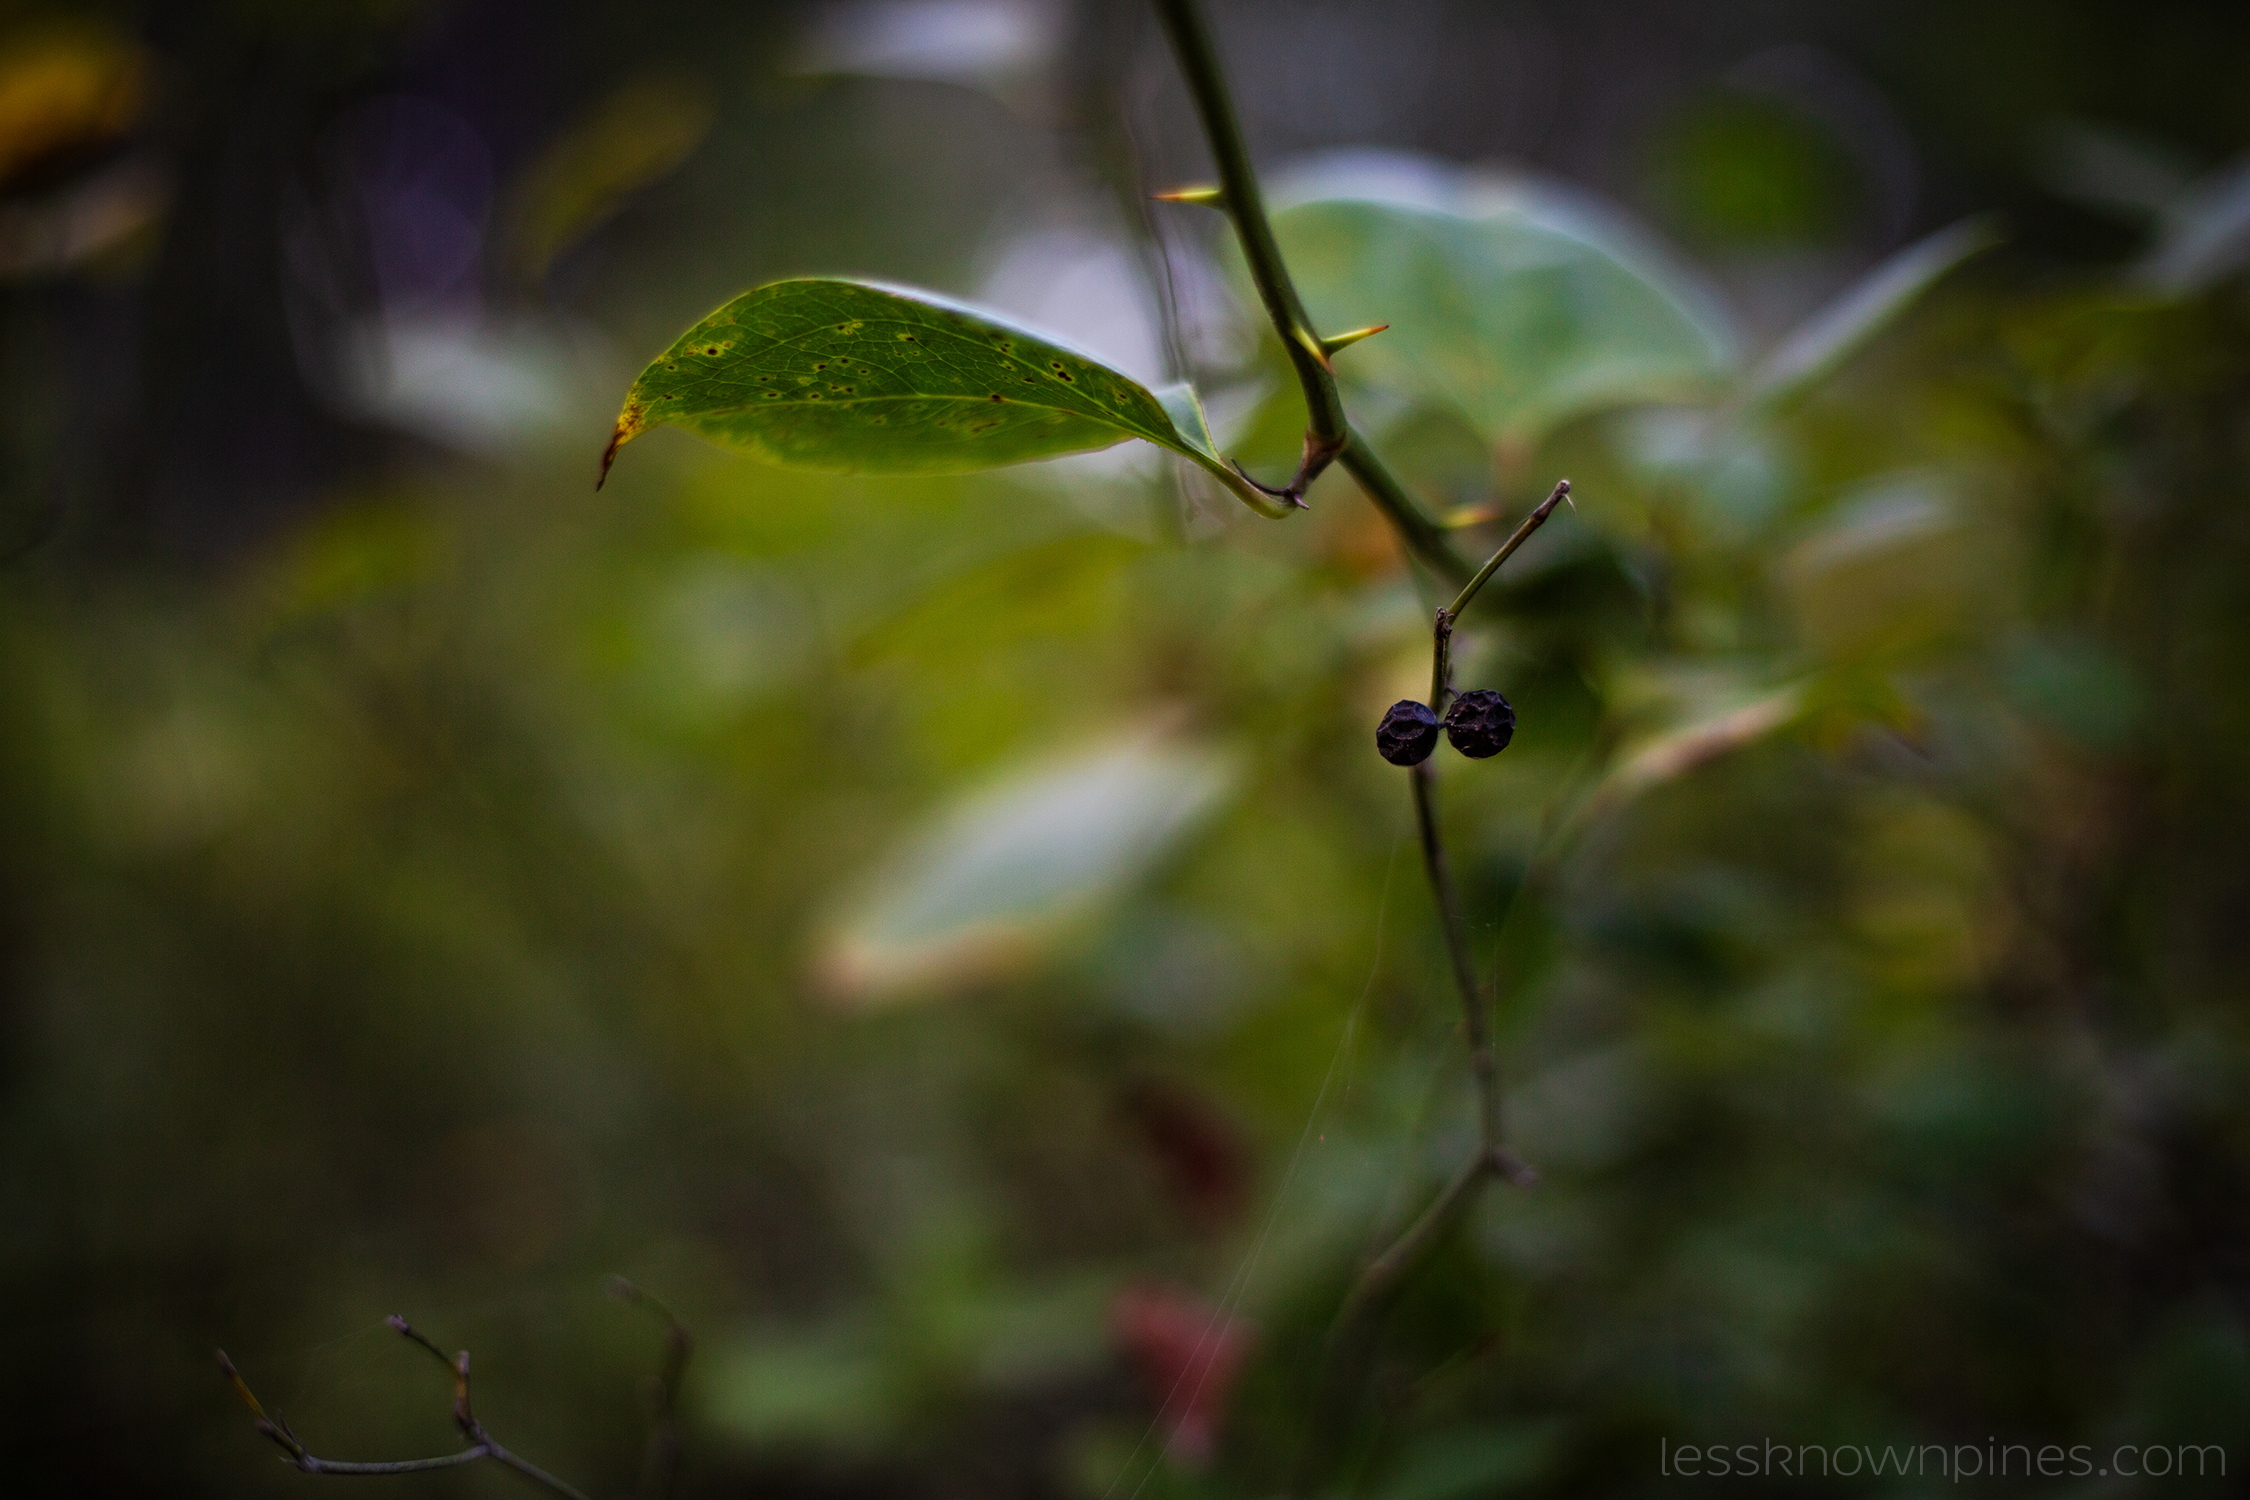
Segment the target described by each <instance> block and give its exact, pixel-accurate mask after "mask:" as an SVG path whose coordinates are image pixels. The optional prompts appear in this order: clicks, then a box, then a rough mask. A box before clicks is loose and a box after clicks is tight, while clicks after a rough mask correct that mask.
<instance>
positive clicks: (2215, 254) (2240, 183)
mask: <svg viewBox="0 0 2250 1500" xmlns="http://www.w3.org/2000/svg"><path fill="white" fill-rule="evenodd" d="M2245 257H2250V157H2244V158H2242V159H2240V160H2237V161H2236V162H2234V163H2233V164H2232V165H2230V166H2228V167H2225V168H2223V169H2222V170H2220V171H2218V172H2214V173H2213V174H2211V175H2210V176H2209V177H2207V178H2205V179H2204V180H2203V181H2201V182H2199V183H2197V184H2196V185H2195V186H2193V187H2191V188H2189V189H2188V190H2187V191H2186V192H2184V193H2182V194H2181V195H2180V196H2179V198H2178V199H2176V200H2175V201H2174V202H2173V203H2171V204H2170V205H2169V206H2168V207H2166V209H2165V210H2164V213H2163V215H2162V217H2161V218H2160V219H2159V221H2158V225H2157V235H2156V244H2155V245H2154V246H2153V247H2152V248H2151V249H2150V251H2149V253H2148V258H2147V259H2146V260H2145V261H2143V262H2142V263H2141V267H2140V281H2141V283H2142V284H2143V285H2145V286H2147V287H2149V288H2151V289H2152V290H2154V291H2157V292H2160V293H2162V294H2164V295H2165V296H2169V297H2192V296H2195V295H2196V294H2198V293H2200V292H2203V291H2205V290H2208V289H2209V288H2210V287H2211V286H2213V285H2214V284H2216V283H2217V282H2218V281H2220V280H2221V279H2223V278H2224V277H2226V276H2227V275H2229V274H2230V273H2232V272H2233V271H2235V270H2237V269H2239V268H2240V267H2241V265H2242V263H2243V260H2244V258H2245Z"/></svg>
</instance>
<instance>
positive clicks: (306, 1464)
mask: <svg viewBox="0 0 2250 1500" xmlns="http://www.w3.org/2000/svg"><path fill="white" fill-rule="evenodd" d="M385 1321H387V1322H388V1323H389V1324H390V1326H391V1327H392V1329H393V1330H394V1331H396V1332H397V1333H398V1334H399V1336H400V1337H402V1338H404V1339H406V1340H407V1341H408V1342H410V1343H413V1344H416V1345H419V1346H420V1347H421V1348H423V1349H426V1350H428V1351H429V1352H430V1356H431V1357H432V1358H433V1359H435V1360H436V1361H437V1362H438V1363H439V1364H441V1365H444V1366H445V1367H446V1368H447V1369H448V1370H450V1371H452V1372H453V1425H454V1426H456V1427H458V1428H460V1429H461V1435H462V1436H463V1437H465V1438H467V1439H468V1440H469V1446H468V1447H467V1448H465V1449H463V1450H462V1451H461V1452H459V1453H447V1454H443V1455H440V1456H439V1457H436V1458H408V1459H398V1460H393V1461H389V1462H379V1463H359V1462H350V1461H343V1460H338V1459H332V1458H319V1457H316V1456H315V1455H314V1454H313V1453H311V1452H310V1451H309V1450H308V1449H307V1448H306V1447H305V1445H304V1444H303V1443H302V1442H300V1441H299V1440H298V1438H297V1434H296V1433H294V1432H292V1431H290V1429H289V1423H288V1420H287V1419H286V1418H283V1417H281V1416H279V1415H278V1414H277V1415H274V1416H271V1417H269V1416H267V1415H266V1409H265V1407H263V1406H262V1405H260V1404H259V1401H258V1398H257V1396H256V1395H254V1394H252V1392H251V1390H250V1387H249V1385H248V1384H247V1383H246V1382H245V1381H244V1380H243V1378H242V1375H241V1372H240V1371H238V1370H236V1369H235V1367H234V1361H233V1360H231V1359H229V1358H227V1354H226V1351H225V1350H224V1349H221V1350H220V1351H219V1371H220V1373H221V1374H223V1375H225V1376H226V1378H227V1381H228V1383H229V1384H231V1385H232V1386H233V1387H234V1393H235V1394H236V1395H237V1396H239V1397H241V1398H242V1404H243V1405H244V1406H246V1407H248V1408H249V1410H250V1416H251V1419H252V1421H253V1422H254V1423H255V1425H256V1426H257V1429H258V1432H259V1433H260V1434H261V1435H262V1436H264V1437H266V1438H267V1439H269V1440H271V1441H272V1443H273V1444H274V1446H276V1447H278V1448H279V1449H281V1451H282V1452H283V1453H284V1454H286V1455H287V1456H288V1459H289V1462H290V1463H291V1464H292V1465H293V1466H295V1467H296V1468H298V1469H301V1470H303V1471H304V1472H305V1473H307V1474H331V1475H360V1476H368V1475H377V1476H381V1475H391V1474H419V1473H423V1472H424V1471H426V1470H430V1469H451V1468H455V1467H458V1466H460V1465H462V1464H473V1463H476V1462H477V1461H478V1460H480V1459H487V1458H489V1459H491V1460H492V1461H493V1462H494V1463H497V1464H500V1465H502V1466H504V1467H506V1468H510V1469H513V1470H515V1471H516V1472H517V1473H518V1474H521V1475H522V1476H523V1477H524V1478H526V1479H528V1480H530V1481H531V1482H532V1483H534V1484H537V1485H539V1486H541V1487H542V1488H544V1489H547V1490H551V1491H553V1492H554V1493H555V1494H558V1495H561V1496H563V1497H564V1500H586V1496H585V1495H583V1494H582V1493H580V1492H579V1491H578V1490H576V1489H574V1488H573V1487H571V1486H570V1485H568V1484H565V1483H564V1482H563V1481H562V1480H560V1479H557V1478H556V1477H555V1476H554V1475H552V1474H550V1473H548V1472H547V1471H546V1470H545V1469H542V1468H540V1467H539V1466H538V1465H537V1464H534V1463H532V1462H530V1461H529V1460H527V1459H524V1458H520V1457H518V1456H517V1455H515V1454H513V1453H511V1452H509V1451H508V1450H507V1449H506V1448H504V1447H502V1446H501V1445H500V1444H499V1443H498V1442H496V1441H494V1439H493V1437H492V1434H491V1433H489V1432H486V1431H485V1430H484V1425H483V1424H482V1423H480V1422H479V1421H477V1418H476V1413H475V1411H474V1410H473V1409H472V1408H471V1407H470V1405H469V1351H468V1350H466V1349H464V1350H462V1351H461V1352H460V1353H459V1354H455V1355H448V1354H447V1353H446V1352H445V1351H444V1350H443V1349H440V1348H439V1347H438V1346H437V1345H436V1344H434V1343H432V1342H431V1341H430V1339H429V1338H428V1336H426V1335H425V1334H423V1333H422V1332H421V1331H420V1330H419V1329H417V1328H415V1327H414V1326H413V1325H412V1324H411V1323H408V1322H407V1321H406V1319H404V1318H402V1317H398V1316H396V1315H393V1316H392V1317H390V1318H388V1319H386V1320H385Z"/></svg>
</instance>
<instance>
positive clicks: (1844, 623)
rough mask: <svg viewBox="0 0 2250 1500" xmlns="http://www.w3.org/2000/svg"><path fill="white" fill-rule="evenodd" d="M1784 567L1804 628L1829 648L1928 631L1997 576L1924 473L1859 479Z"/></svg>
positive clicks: (1848, 650) (1852, 650)
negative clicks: (1974, 550) (1977, 554)
mask: <svg viewBox="0 0 2250 1500" xmlns="http://www.w3.org/2000/svg"><path fill="white" fill-rule="evenodd" d="M1780 573H1781V580H1782V584H1783V587H1784V589H1785V590H1786V592H1787V594H1788V596H1789V598H1790V602H1791V603H1792V605H1793V606H1794V607H1795V611H1796V615H1797V619H1798V623H1799V625H1800V626H1801V627H1802V629H1803V630H1804V633H1805V635H1806V636H1807V637H1808V638H1809V639H1810V640H1811V641H1812V643H1813V644H1814V645H1816V646H1818V647H1820V648H1821V649H1822V650H1824V651H1825V652H1827V653H1829V654H1830V655H1831V656H1849V655H1855V654H1864V653H1867V652H1871V651H1878V650H1890V649H1896V648H1898V647H1900V646H1902V645H1905V644H1907V643H1909V642H1912V641H1915V640H1919V639H1923V638H1926V637H1927V636H1928V635H1930V634H1931V633H1932V632H1933V631H1935V630H1938V629H1941V628H1943V627H1944V626H1945V625H1946V624H1947V623H1949V622H1950V621H1952V620H1954V619H1956V618H1957V617H1958V616H1959V615H1960V614H1961V612H1962V610H1963V608H1964V607H1965V606H1966V605H1967V603H1968V602H1969V600H1970V597H1971V596H1972V595H1973V594H1975V593H1978V592H1979V591H1983V592H1987V593H1989V591H1990V590H1991V588H1992V585H1993V584H1994V582H1995V581H1996V580H1995V579H1994V578H1993V577H1992V576H1991V575H1990V574H1989V573H1985V572H1983V571H1981V569H1980V566H1979V563H1978V561H1977V560H1976V559H1975V558H1973V557H1972V556H1971V549H1970V537H1969V533H1968V528H1967V527H1966V525H1965V524H1964V520H1963V517H1962V515H1961V513H1960V510H1959V507H1958V506H1956V505H1955V504H1954V503H1953V502H1952V497H1951V496H1950V495H1949V494H1948V493H1947V486H1946V485H1945V483H1944V482H1943V481H1942V480H1940V479H1939V478H1937V477H1936V476H1933V475H1928V474H1921V473H1907V474H1892V475H1885V476H1882V477H1879V478H1877V479H1874V480H1871V481H1869V482H1868V483H1866V484H1864V485H1861V486H1859V487H1857V488H1856V489H1855V490H1854V492H1853V493H1851V494H1850V495H1848V496H1846V497H1845V499H1844V501H1843V503H1842V504H1840V505H1839V506H1838V507H1837V508H1836V510H1835V511H1834V513H1833V514H1831V515H1830V516H1828V517H1826V518H1825V519H1824V521H1823V522H1822V524H1821V525H1820V526H1819V528H1818V529H1817V530H1815V531H1813V532H1812V533H1811V534H1810V535H1808V536H1806V537H1805V538H1804V540H1802V541H1801V542H1799V543H1798V544H1797V545H1796V546H1795V547H1793V548H1791V549H1790V551H1789V552H1788V554H1787V555H1786V556H1785V557H1783V558H1782V560H1781V567H1780Z"/></svg>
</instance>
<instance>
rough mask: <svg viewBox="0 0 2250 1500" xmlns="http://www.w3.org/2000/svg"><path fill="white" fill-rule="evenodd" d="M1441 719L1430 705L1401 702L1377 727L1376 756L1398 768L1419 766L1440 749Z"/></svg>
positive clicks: (1405, 699)
mask: <svg viewBox="0 0 2250 1500" xmlns="http://www.w3.org/2000/svg"><path fill="white" fill-rule="evenodd" d="M1437 737H1438V716H1437V715H1436V714H1433V713H1431V712H1430V709H1429V705H1427V704H1424V703H1416V702H1415V701H1414V700H1413V699H1412V698H1401V699H1399V700H1398V702H1396V703H1394V704H1392V705H1391V711H1390V712H1389V713H1387V714H1385V715H1383V722H1382V723H1380V724H1378V725H1376V726H1375V753H1376V754H1378V755H1380V756H1382V757H1383V759H1385V760H1387V761H1389V762H1390V763H1391V764H1392V765H1394V766H1416V765H1420V764H1421V763H1422V762H1423V761H1426V760H1428V759H1429V758H1430V752H1431V751H1432V750H1435V749H1436V748H1437Z"/></svg>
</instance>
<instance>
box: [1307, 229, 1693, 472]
mask: <svg viewBox="0 0 2250 1500" xmlns="http://www.w3.org/2000/svg"><path fill="white" fill-rule="evenodd" d="M1461 206H1462V208H1463V209H1466V210H1470V211H1461V212H1457V211H1452V210H1449V209H1440V208H1434V207H1424V206H1420V205H1410V204H1405V203H1392V202H1374V201H1355V200H1331V201H1322V202H1310V203H1302V204H1299V205H1298V206H1296V207H1293V208H1290V209H1287V210H1285V211H1284V212H1282V213H1281V214H1280V215H1278V216H1277V217H1276V219H1275V221H1274V232H1275V234H1276V235H1277V236H1278V237H1279V238H1280V240H1281V246H1282V251H1283V253H1284V254H1285V255H1286V256H1287V257H1288V260H1289V264H1290V268H1291V270H1292V271H1293V272H1294V274H1295V276H1296V279H1297V285H1298V287H1299V288H1300V290H1301V291H1302V293H1303V295H1304V298H1305V302H1306V306H1307V309H1308V311H1309V312H1310V313H1311V315H1312V318H1313V321H1314V323H1315V324H1316V325H1317V326H1319V327H1321V328H1324V329H1330V328H1333V329H1343V328H1358V327H1363V326H1365V325H1368V324H1371V323H1383V322H1387V323H1389V324H1390V331H1389V332H1387V333H1385V334H1383V335H1382V336H1380V337H1379V338H1374V339H1370V340H1368V341H1367V342H1365V343H1364V344H1359V345H1355V346H1353V348H1352V349H1351V350H1350V351H1349V352H1348V353H1345V354H1341V355H1339V356H1338V357H1337V358H1338V363H1339V369H1340V370H1341V371H1342V372H1343V373H1345V374H1347V375H1350V376H1353V377H1355V378H1358V379H1362V380H1365V381H1367V382H1369V383H1370V384H1374V385H1378V386H1387V387H1390V388H1393V389H1396V390H1398V391H1400V392H1402V393H1405V394H1409V395H1411V396H1413V397H1415V398H1417V399H1419V400H1420V401H1422V402H1425V403H1427V404H1431V405H1436V406H1444V407H1450V408H1452V409H1454V410H1457V411H1459V412H1460V413H1461V414H1462V415H1463V416H1465V417H1466V418H1468V420H1469V421H1470V422H1471V423H1472V424H1473V425H1474V426H1476V427H1477V428H1478V429H1479V430H1480V431H1481V432H1482V433H1483V434H1484V436H1485V438H1486V439H1487V440H1488V441H1490V442H1496V443H1512V444H1526V443H1531V442H1534V441H1536V440H1537V439H1538V438H1539V437H1540V436H1542V435H1543V434H1544V433H1546V432H1547V431H1549V430H1550V429H1552V428H1553V427H1555V426H1557V425H1559V424H1560V423H1562V422H1564V421H1567V420H1569V419H1570V418H1572V417H1575V416H1579V415H1582V414H1584V413H1587V412H1591V411H1598V410H1602V409H1604V408H1608V407H1614V406H1622V405H1629V404H1634V403H1638V402H1643V401H1656V400H1663V399H1667V398H1673V397H1680V396H1686V395H1691V394H1694V393H1697V392H1699V391H1701V390H1704V389H1706V388H1707V387H1710V386H1712V385H1713V384H1714V383H1715V382H1716V381H1717V380H1718V379H1719V377H1721V376H1722V375H1724V374H1725V373H1726V371H1727V370H1728V369H1729V367H1730V365H1731V363H1732V352H1733V339H1732V336H1731V334H1730V333H1729V332H1728V331H1727V330H1726V329H1725V328H1724V327H1723V326H1722V325H1721V324H1720V323H1719V322H1718V321H1717V319H1716V318H1715V317H1714V316H1713V315H1712V314H1711V313H1709V312H1708V311H1707V310H1706V309H1704V308H1702V307H1700V306H1698V302H1699V300H1700V299H1699V298H1698V297H1697V296H1696V295H1695V294H1694V293H1693V292H1692V291H1691V290H1690V289H1689V288H1688V287H1687V286H1686V285H1685V284H1684V283H1681V282H1679V281H1677V280H1675V279H1674V278H1673V277H1672V276H1671V275H1670V274H1669V273H1668V272H1667V270H1666V269H1665V268H1664V267H1662V266H1660V265H1659V264H1657V262H1656V261H1655V260H1654V258H1653V257H1651V256H1650V255H1648V254H1647V253H1646V252H1645V251H1644V250H1643V249H1642V248H1641V247H1638V246H1635V245H1632V244H1629V243H1627V240H1626V237H1625V236H1624V235H1622V234H1620V233H1616V232H1613V231H1612V229H1611V228H1610V227H1608V226H1605V225H1603V224H1601V223H1599V222H1598V221H1597V220H1596V219H1595V218H1594V217H1593V216H1591V215H1588V214H1585V213H1583V212H1581V211H1579V210H1577V209H1575V208H1574V207H1573V206H1572V205H1569V204H1567V203H1565V202H1564V201H1563V200H1562V199H1561V198H1560V197H1550V196H1549V195H1546V194H1544V193H1541V192H1539V191H1536V190H1533V189H1528V188H1517V189H1514V190H1512V191H1511V192H1509V193H1508V194H1507V195H1506V196H1504V197H1502V198H1501V199H1500V200H1499V201H1498V202H1495V203H1490V204H1486V205H1479V204H1476V203H1474V202H1473V201H1470V200H1466V199H1464V200H1463V201H1462V204H1461Z"/></svg>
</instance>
